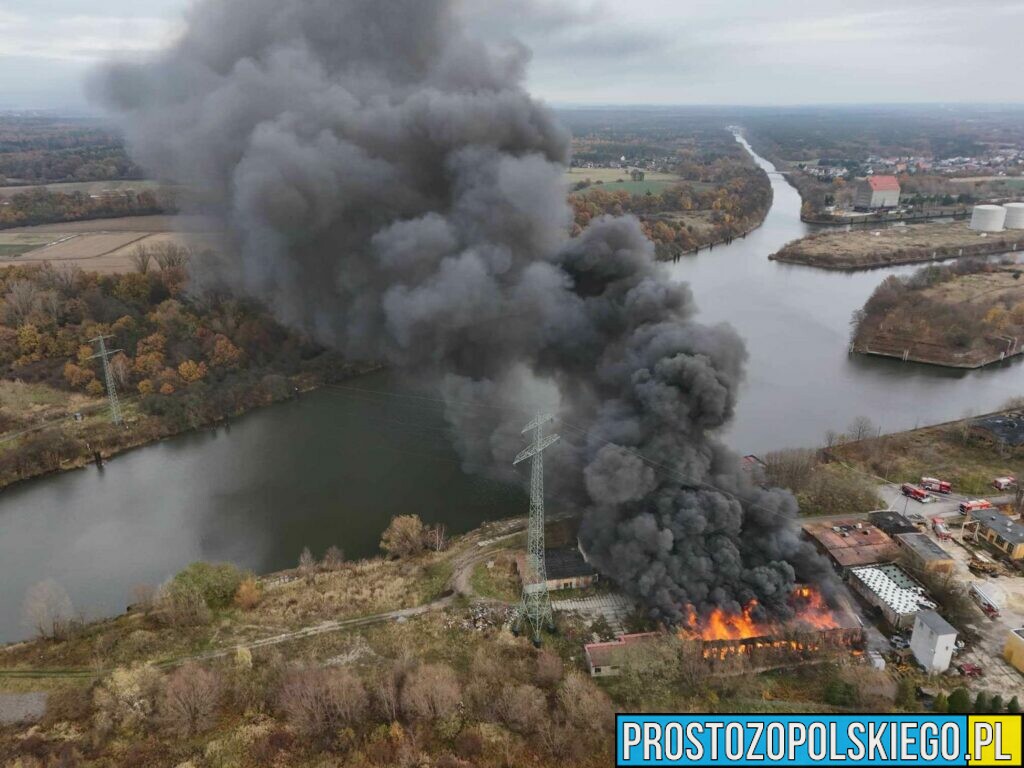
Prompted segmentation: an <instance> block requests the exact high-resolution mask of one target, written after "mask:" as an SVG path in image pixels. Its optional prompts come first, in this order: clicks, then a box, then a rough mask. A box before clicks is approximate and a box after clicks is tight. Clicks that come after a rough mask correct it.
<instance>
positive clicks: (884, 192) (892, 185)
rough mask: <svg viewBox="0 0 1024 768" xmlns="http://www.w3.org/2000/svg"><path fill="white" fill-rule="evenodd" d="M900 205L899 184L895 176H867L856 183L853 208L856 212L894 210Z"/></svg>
mask: <svg viewBox="0 0 1024 768" xmlns="http://www.w3.org/2000/svg"><path fill="white" fill-rule="evenodd" d="M899 204H900V183H899V181H897V180H896V177H895V176H868V177H867V178H866V179H864V180H862V181H858V182H857V191H856V192H855V194H854V198H853V207H854V208H856V209H857V210H858V211H874V210H878V209H879V208H895V207H897V206H898V205H899Z"/></svg>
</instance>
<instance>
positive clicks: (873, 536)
mask: <svg viewBox="0 0 1024 768" xmlns="http://www.w3.org/2000/svg"><path fill="white" fill-rule="evenodd" d="M803 529H804V533H806V534H807V535H808V536H809V537H810V538H811V539H813V540H814V542H815V543H816V544H817V545H818V548H819V549H821V550H822V551H823V552H824V553H825V554H827V555H828V556H829V557H831V558H832V560H833V562H835V564H836V565H837V566H839V567H840V568H842V569H845V568H852V567H854V566H858V565H873V564H874V563H887V562H892V561H893V560H896V559H897V558H898V557H899V549H898V548H897V546H896V543H895V542H894V541H893V540H892V539H891V538H889V536H888V535H886V534H885V532H883V531H881V530H880V529H878V528H876V527H875V526H874V525H872V524H871V523H865V522H863V521H861V520H836V521H834V522H831V523H806V524H805V525H804V526H803Z"/></svg>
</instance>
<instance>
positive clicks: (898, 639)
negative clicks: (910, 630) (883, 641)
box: [889, 635, 910, 651]
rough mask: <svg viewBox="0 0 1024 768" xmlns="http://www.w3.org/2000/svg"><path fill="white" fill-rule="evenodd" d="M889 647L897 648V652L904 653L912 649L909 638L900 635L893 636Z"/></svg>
mask: <svg viewBox="0 0 1024 768" xmlns="http://www.w3.org/2000/svg"><path fill="white" fill-rule="evenodd" d="M889 645H891V646H892V647H893V648H895V649H896V650H897V651H902V650H905V649H907V648H909V647H910V643H909V642H907V638H905V637H902V636H900V635H893V636H892V637H890V638H889Z"/></svg>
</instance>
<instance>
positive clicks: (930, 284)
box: [852, 259, 1024, 351]
mask: <svg viewBox="0 0 1024 768" xmlns="http://www.w3.org/2000/svg"><path fill="white" fill-rule="evenodd" d="M1006 271H1007V265H1005V264H999V263H993V262H989V261H985V260H981V259H963V260H960V261H957V262H954V263H952V264H949V265H946V266H929V267H925V268H923V269H920V270H918V271H917V272H915V273H913V274H912V275H910V276H908V277H898V276H895V275H891V276H889V277H887V278H886V279H885V280H884V281H883V282H882V283H881V285H879V286H878V288H876V289H875V292H874V293H872V294H871V298H869V299H868V301H867V303H866V304H865V305H864V308H863V309H861V310H858V311H857V312H856V313H855V314H854V317H853V321H852V326H853V341H854V343H855V344H858V345H861V344H866V343H868V342H870V341H873V340H881V339H884V338H886V337H889V336H895V337H898V338H902V339H913V340H914V341H916V342H918V343H924V344H929V345H938V346H940V347H945V348H948V349H950V350H954V351H966V350H968V349H970V348H971V347H972V346H974V345H977V344H979V343H981V342H983V341H984V340H985V339H988V338H993V339H999V338H1005V337H1008V336H1016V337H1018V338H1020V337H1024V301H1012V300H1008V299H1007V298H1005V297H1002V296H993V298H991V299H990V300H986V301H970V300H960V301H954V300H951V299H950V297H949V295H948V294H943V295H938V294H937V293H936V292H935V291H932V290H930V289H934V288H936V287H939V286H943V285H944V284H949V283H951V281H955V280H957V279H958V278H963V277H965V276H968V275H986V274H992V273H996V272H1006ZM1010 274H1011V276H1012V277H1013V278H1015V279H1019V277H1020V275H1021V272H1020V271H1018V270H1016V269H1013V270H1011V271H1010ZM1000 346H1001V347H1003V346H1005V343H1002V344H1001V345H1000Z"/></svg>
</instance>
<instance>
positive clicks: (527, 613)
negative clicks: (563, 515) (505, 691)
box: [512, 414, 558, 646]
mask: <svg viewBox="0 0 1024 768" xmlns="http://www.w3.org/2000/svg"><path fill="white" fill-rule="evenodd" d="M553 418H554V417H553V416H551V415H550V414H538V415H537V417H536V418H534V419H533V421H531V422H530V423H529V424H527V425H526V426H525V427H524V428H523V434H524V435H525V434H526V433H527V432H531V431H532V432H533V443H532V444H531V445H530V446H528V447H527V448H525V449H523V451H522V452H520V454H519V455H518V456H516V458H515V460H514V461H513V462H512V464H513V465H515V464H518V463H519V462H521V461H525V460H526V459H530V458H532V459H533V462H532V463H531V466H530V522H529V529H528V534H527V546H526V571H525V573H523V599H522V602H521V603H520V605H519V608H518V610H517V612H516V617H515V619H514V620H513V622H512V631H513V632H514V633H515V634H519V633H520V632H521V631H522V629H523V626H524V624H525V623H527V622H528V623H529V624H530V626H531V627H532V628H533V644H534V645H536V646H539V645H540V633H541V629H542V628H545V627H546V628H547V629H548V630H554V628H555V619H554V616H553V615H552V613H551V598H550V596H549V595H548V569H547V565H546V563H545V562H544V457H543V451H544V449H545V448H549V447H550V446H551V445H553V444H554V443H555V442H556V441H557V440H558V435H548V436H547V437H545V436H544V425H545V424H547V423H548V422H549V421H551V420H552V419H553Z"/></svg>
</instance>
